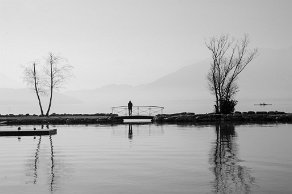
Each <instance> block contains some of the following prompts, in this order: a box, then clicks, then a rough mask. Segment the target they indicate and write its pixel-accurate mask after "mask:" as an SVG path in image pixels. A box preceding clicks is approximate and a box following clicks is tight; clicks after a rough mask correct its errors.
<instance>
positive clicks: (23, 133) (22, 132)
mask: <svg viewBox="0 0 292 194" xmlns="http://www.w3.org/2000/svg"><path fill="white" fill-rule="evenodd" d="M55 134H57V129H39V130H17V131H16V130H14V131H0V136H41V135H55Z"/></svg>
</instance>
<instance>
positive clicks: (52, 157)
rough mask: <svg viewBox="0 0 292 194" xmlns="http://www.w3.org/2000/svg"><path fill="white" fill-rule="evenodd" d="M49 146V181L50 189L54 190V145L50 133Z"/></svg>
mask: <svg viewBox="0 0 292 194" xmlns="http://www.w3.org/2000/svg"><path fill="white" fill-rule="evenodd" d="M50 147H51V182H50V190H51V191H54V185H55V184H54V181H55V172H54V169H55V162H54V146H53V139H52V136H51V135H50Z"/></svg>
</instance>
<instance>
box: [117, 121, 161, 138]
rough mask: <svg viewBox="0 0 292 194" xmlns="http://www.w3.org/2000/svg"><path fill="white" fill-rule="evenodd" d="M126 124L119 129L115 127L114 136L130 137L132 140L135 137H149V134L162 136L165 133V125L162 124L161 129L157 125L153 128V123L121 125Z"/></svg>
mask: <svg viewBox="0 0 292 194" xmlns="http://www.w3.org/2000/svg"><path fill="white" fill-rule="evenodd" d="M120 126H124V127H121V128H119V129H117V128H113V130H112V135H113V136H124V137H128V138H129V139H130V140H131V139H133V138H134V137H149V136H161V135H163V134H164V129H163V126H162V125H161V126H160V129H159V128H158V129H157V127H155V129H153V124H130V123H129V124H125V125H120Z"/></svg>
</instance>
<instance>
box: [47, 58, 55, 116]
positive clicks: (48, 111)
mask: <svg viewBox="0 0 292 194" xmlns="http://www.w3.org/2000/svg"><path fill="white" fill-rule="evenodd" d="M50 71H51V76H50V77H51V83H50V84H51V95H50V102H49V106H48V110H47V113H46V116H49V113H50V110H51V106H52V99H53V81H54V80H53V55H52V54H50Z"/></svg>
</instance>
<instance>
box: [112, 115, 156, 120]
mask: <svg viewBox="0 0 292 194" xmlns="http://www.w3.org/2000/svg"><path fill="white" fill-rule="evenodd" d="M117 118H119V119H153V118H154V117H153V116H143V115H133V116H117Z"/></svg>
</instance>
